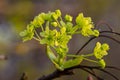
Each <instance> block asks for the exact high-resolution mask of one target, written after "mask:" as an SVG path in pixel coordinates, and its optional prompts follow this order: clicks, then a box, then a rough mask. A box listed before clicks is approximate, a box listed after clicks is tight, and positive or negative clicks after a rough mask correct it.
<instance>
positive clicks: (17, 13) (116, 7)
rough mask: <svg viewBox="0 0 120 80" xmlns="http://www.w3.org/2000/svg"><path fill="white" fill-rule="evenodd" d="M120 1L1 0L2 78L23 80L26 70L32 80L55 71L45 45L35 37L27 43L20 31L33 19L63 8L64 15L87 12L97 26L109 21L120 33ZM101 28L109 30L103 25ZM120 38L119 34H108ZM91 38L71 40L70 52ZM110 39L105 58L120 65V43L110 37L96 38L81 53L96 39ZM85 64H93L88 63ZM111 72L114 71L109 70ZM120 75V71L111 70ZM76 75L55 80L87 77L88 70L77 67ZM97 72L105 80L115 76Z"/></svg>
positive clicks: (0, 65) (0, 76) (0, 71)
mask: <svg viewBox="0 0 120 80" xmlns="http://www.w3.org/2000/svg"><path fill="white" fill-rule="evenodd" d="M119 3H120V0H0V57H1V58H3V57H4V56H7V59H6V60H2V59H1V60H0V80H19V79H20V77H21V75H22V73H23V72H25V73H26V74H27V75H28V78H29V80H37V79H38V78H39V77H40V76H42V75H47V74H49V73H51V72H52V71H54V70H55V68H54V66H53V64H52V63H51V62H50V61H49V59H48V58H47V56H46V53H45V52H46V51H45V46H44V45H39V43H38V42H36V41H34V40H31V41H28V42H25V43H23V42H22V40H21V38H20V36H19V32H20V31H22V30H24V29H25V28H26V25H27V24H29V22H30V21H31V20H33V18H34V17H35V16H36V15H38V14H39V13H41V12H48V11H54V10H56V9H60V10H61V11H62V13H63V15H65V14H66V13H67V14H70V15H72V16H74V17H75V16H77V14H78V13H80V12H83V13H84V15H85V16H90V17H92V20H93V22H94V24H95V25H96V24H97V23H99V22H100V21H104V22H106V23H107V24H109V25H110V26H111V27H112V28H113V30H114V31H115V32H119V33H120V4H119ZM99 30H109V29H108V28H107V27H106V25H101V26H100V27H99ZM107 35H109V36H112V37H114V38H116V39H117V40H120V37H119V36H116V35H113V34H107ZM87 40H88V38H84V37H82V36H79V35H77V36H74V40H71V41H70V44H69V47H70V53H75V52H76V51H77V50H78V49H79V48H80V47H81V46H82V45H83V44H84V43H85V42H86V41H87ZM97 41H100V42H102V43H103V42H106V43H108V44H109V45H110V48H111V49H110V50H109V55H108V56H107V57H105V60H106V62H107V64H108V65H112V66H116V67H120V44H118V43H116V42H114V41H112V40H110V39H107V38H99V39H95V40H93V41H92V42H90V43H89V44H88V46H86V48H85V49H84V50H82V52H81V53H91V52H92V51H93V47H94V45H95V42H97ZM84 65H91V64H90V63H87V62H85V63H84ZM109 71H110V70H109ZM111 71H112V72H114V74H115V75H117V76H118V77H119V78H120V72H118V71H115V70H111ZM74 72H75V75H73V76H63V77H61V78H57V79H55V80H86V78H87V76H88V73H86V72H84V71H82V70H75V71H74ZM97 73H98V74H99V75H100V76H101V77H103V78H104V79H105V80H113V78H111V77H109V76H107V75H106V74H103V73H101V72H98V71H97Z"/></svg>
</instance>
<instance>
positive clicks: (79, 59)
mask: <svg viewBox="0 0 120 80" xmlns="http://www.w3.org/2000/svg"><path fill="white" fill-rule="evenodd" d="M82 61H83V56H79V57H77V58H75V59H71V60H68V61H66V62H64V63H63V66H62V67H63V68H64V69H66V68H70V67H73V66H77V65H79V64H80V63H81V62H82Z"/></svg>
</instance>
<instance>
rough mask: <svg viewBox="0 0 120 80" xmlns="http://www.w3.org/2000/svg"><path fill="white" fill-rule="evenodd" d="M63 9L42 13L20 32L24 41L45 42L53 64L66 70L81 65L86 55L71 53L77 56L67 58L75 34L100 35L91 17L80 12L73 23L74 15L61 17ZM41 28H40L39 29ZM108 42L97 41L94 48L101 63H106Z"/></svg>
mask: <svg viewBox="0 0 120 80" xmlns="http://www.w3.org/2000/svg"><path fill="white" fill-rule="evenodd" d="M61 16H62V14H61V11H60V10H55V12H48V13H41V14H39V15H38V16H36V17H35V18H34V20H33V21H31V22H30V24H29V25H28V26H27V28H26V30H24V31H22V32H21V33H20V36H22V37H23V41H28V40H31V39H35V40H37V41H39V43H40V44H45V45H46V47H47V55H48V57H49V58H50V60H51V61H52V62H53V64H54V65H55V66H56V68H57V69H59V70H64V69H65V68H69V67H72V66H75V65H79V64H80V63H81V62H82V61H83V60H84V59H85V57H84V56H83V55H71V56H72V57H75V58H74V59H73V58H71V59H69V60H67V57H70V55H68V51H69V48H68V43H69V41H70V39H71V38H72V36H73V35H74V34H81V35H83V36H87V37H89V36H96V37H98V36H99V31H98V30H94V25H93V22H92V20H91V18H90V17H84V16H83V13H80V14H79V15H78V16H77V17H76V23H75V24H73V22H72V21H73V17H72V16H71V15H69V14H66V15H65V16H64V18H62V17H61ZM39 29H40V30H39ZM107 50H108V46H107V44H103V45H101V44H100V43H97V45H96V47H95V49H94V55H95V57H96V58H97V59H100V61H99V63H101V64H102V65H104V61H103V60H102V57H103V56H105V55H106V54H107V52H106V51H107Z"/></svg>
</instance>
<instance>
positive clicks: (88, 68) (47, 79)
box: [38, 65, 119, 80]
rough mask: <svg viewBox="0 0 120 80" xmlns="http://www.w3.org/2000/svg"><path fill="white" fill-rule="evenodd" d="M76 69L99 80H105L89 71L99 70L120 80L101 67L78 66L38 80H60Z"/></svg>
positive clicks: (55, 72)
mask: <svg viewBox="0 0 120 80" xmlns="http://www.w3.org/2000/svg"><path fill="white" fill-rule="evenodd" d="M106 68H114V69H118V68H116V67H113V66H106ZM74 69H81V70H84V71H86V72H88V73H90V74H91V75H93V76H94V77H95V78H97V79H98V80H104V79H102V78H101V77H99V76H97V75H96V74H95V73H94V72H92V71H89V70H92V69H96V70H99V71H102V72H105V73H106V74H108V75H111V76H112V77H113V78H114V79H116V80H119V79H118V78H117V77H116V76H115V75H113V74H112V73H110V72H108V71H106V70H104V69H101V67H99V66H85V65H78V66H74V67H71V68H67V69H65V70H64V71H59V70H56V71H54V72H53V73H51V74H49V75H47V76H43V77H41V78H39V79H38V80H53V79H55V78H59V77H61V76H65V75H73V70H74Z"/></svg>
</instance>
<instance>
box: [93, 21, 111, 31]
mask: <svg viewBox="0 0 120 80" xmlns="http://www.w3.org/2000/svg"><path fill="white" fill-rule="evenodd" d="M101 25H106V27H108V28H109V30H110V31H111V32H112V31H113V29H112V27H111V25H109V24H108V23H106V22H105V21H100V22H99V23H97V25H96V26H95V28H97V27H100V26H101Z"/></svg>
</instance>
